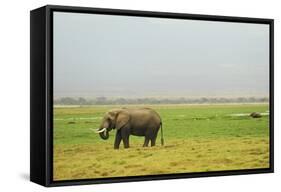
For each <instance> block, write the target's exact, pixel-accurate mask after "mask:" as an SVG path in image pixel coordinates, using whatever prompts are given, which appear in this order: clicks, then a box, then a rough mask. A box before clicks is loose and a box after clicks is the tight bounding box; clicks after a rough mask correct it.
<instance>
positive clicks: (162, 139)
mask: <svg viewBox="0 0 281 192" xmlns="http://www.w3.org/2000/svg"><path fill="white" fill-rule="evenodd" d="M160 127H161V145H162V146H163V145H164V135H163V128H162V122H160Z"/></svg>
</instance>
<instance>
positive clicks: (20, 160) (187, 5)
mask: <svg viewBox="0 0 281 192" xmlns="http://www.w3.org/2000/svg"><path fill="white" fill-rule="evenodd" d="M45 4H60V5H74V6H89V7H105V8H120V9H136V10H148V11H168V12H183V13H196V14H212V15H228V16H244V17H264V18H274V19H275V84H276V86H275V173H274V174H258V175H244V176H226V177H211V178H195V179H180V180H163V181H151V182H133V183H119V184H102V185H88V186H72V187H57V188H44V187H41V186H39V185H36V184H34V183H31V182H29V11H30V10H31V9H34V8H37V7H40V6H43V5H45ZM280 7H281V6H280V5H279V1H277V0H266V1H265V0H263V1H259V0H256V1H250V0H229V1H226V0H212V1H208V0H206V1H203V0H189V1H188V0H170V1H166V0H159V1H157V0H134V1H133V0H118V1H117V0H103V1H101V0H80V1H75V0H61V1H58V0H57V1H55V0H49V1H45V0H26V1H20V0H18V1H16V0H7V1H2V2H1V5H0V27H1V30H0V53H1V54H0V67H1V68H0V91H1V92H0V93H1V94H0V119H1V120H0V122H1V123H0V130H1V134H0V191H16V190H18V191H36V192H39V191H64V192H70V191H75V192H77V191H82V192H83V191H107V192H111V191H134V192H138V191H160V190H161V191H175V190H176V191H216V192H220V191H223V192H225V191H228V192H231V191H235V192H237V191H256V192H258V191H268V190H270V189H271V190H274V189H275V190H274V191H277V190H278V188H281V185H280V181H281V167H280V165H281V163H280V162H281V156H280V144H281V138H280V125H281V122H280V118H279V117H280V115H281V104H280V101H281V100H280V98H281V89H280V87H281V86H279V88H278V85H279V83H280V81H281V67H280V65H279V63H280V55H279V53H280V50H281V48H280V46H281V41H280V35H279V34H281V25H280V20H281V12H280ZM279 190H280V189H279Z"/></svg>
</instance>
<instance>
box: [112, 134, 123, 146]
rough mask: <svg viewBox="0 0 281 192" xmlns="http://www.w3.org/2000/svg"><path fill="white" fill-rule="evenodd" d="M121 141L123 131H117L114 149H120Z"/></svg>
mask: <svg viewBox="0 0 281 192" xmlns="http://www.w3.org/2000/svg"><path fill="white" fill-rule="evenodd" d="M121 139H122V137H121V131H120V130H118V131H116V135H115V142H114V149H119V145H120V142H121Z"/></svg>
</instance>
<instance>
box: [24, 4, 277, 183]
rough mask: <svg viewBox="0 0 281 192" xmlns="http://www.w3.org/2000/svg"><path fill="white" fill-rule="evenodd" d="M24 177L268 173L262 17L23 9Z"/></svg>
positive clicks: (268, 65) (267, 38)
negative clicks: (26, 23) (27, 68)
mask: <svg viewBox="0 0 281 192" xmlns="http://www.w3.org/2000/svg"><path fill="white" fill-rule="evenodd" d="M30 15H31V17H30V18H31V22H30V24H31V28H30V40H31V56H30V58H31V99H30V102H31V120H30V122H31V127H30V180H31V181H33V182H35V183H38V184H41V185H44V186H60V185H77V184H94V183H111V182H128V181H144V180H157V179H176V178H190V177H192V178H193V177H206V176H223V175H238V174H253V173H272V172H273V159H274V158H273V20H272V19H262V18H246V17H229V16H213V15H196V14H184V13H164V12H149V11H135V10H117V9H104V8H85V7H67V6H55V5H47V6H44V7H41V8H38V9H35V10H32V11H31V14H30Z"/></svg>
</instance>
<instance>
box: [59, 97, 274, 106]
mask: <svg viewBox="0 0 281 192" xmlns="http://www.w3.org/2000/svg"><path fill="white" fill-rule="evenodd" d="M268 101H269V99H268V98H267V97H259V98H258V97H237V98H223V97H221V98H207V97H201V98H184V97H179V98H114V99H111V98H107V97H96V98H94V99H85V98H83V97H79V98H74V97H61V98H57V99H54V104H55V105H125V104H204V103H206V104H207V103H265V102H268Z"/></svg>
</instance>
